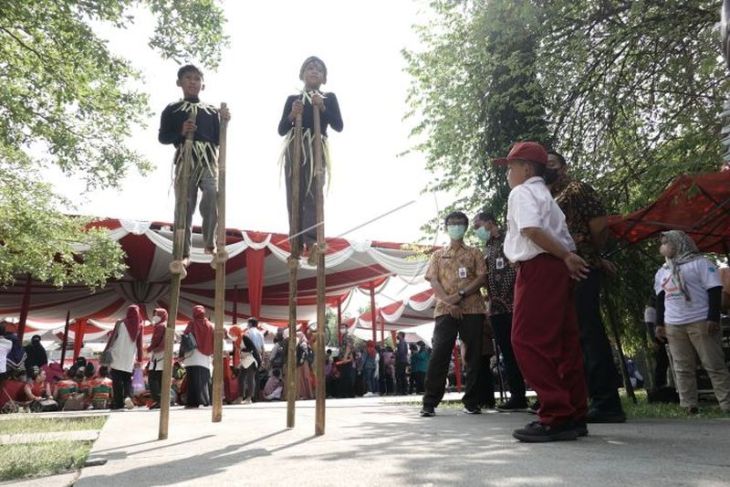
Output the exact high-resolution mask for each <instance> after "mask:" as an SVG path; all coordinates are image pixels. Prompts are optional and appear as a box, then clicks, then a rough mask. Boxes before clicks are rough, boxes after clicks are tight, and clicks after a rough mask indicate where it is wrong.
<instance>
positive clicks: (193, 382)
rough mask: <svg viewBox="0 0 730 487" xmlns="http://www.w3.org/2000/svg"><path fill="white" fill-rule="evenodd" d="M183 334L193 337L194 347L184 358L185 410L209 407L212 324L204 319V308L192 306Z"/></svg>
mask: <svg viewBox="0 0 730 487" xmlns="http://www.w3.org/2000/svg"><path fill="white" fill-rule="evenodd" d="M185 333H191V334H192V335H193V336H194V337H195V343H196V347H195V349H194V350H192V351H189V352H187V353H186V355H185V357H184V361H183V362H184V364H185V374H186V376H187V379H188V390H187V403H186V405H185V407H186V408H197V407H199V406H201V405H202V406H209V405H210V365H211V363H210V362H211V358H212V355H213V323H211V322H210V321H208V320H207V319H206V318H205V308H203V307H202V306H200V305H196V306H193V320H192V321H190V322H188V326H187V328H185Z"/></svg>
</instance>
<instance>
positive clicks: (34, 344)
mask: <svg viewBox="0 0 730 487" xmlns="http://www.w3.org/2000/svg"><path fill="white" fill-rule="evenodd" d="M46 364H48V354H47V353H46V349H45V348H43V344H42V343H41V336H40V335H33V337H31V339H30V343H29V344H28V345H26V346H25V370H26V371H27V372H28V376H29V377H30V375H31V374H30V371H31V370H32V369H33V367H38V368H40V367H43V366H44V365H46Z"/></svg>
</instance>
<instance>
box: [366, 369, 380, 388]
mask: <svg viewBox="0 0 730 487" xmlns="http://www.w3.org/2000/svg"><path fill="white" fill-rule="evenodd" d="M363 372H364V374H365V387H366V388H367V391H368V392H372V393H373V394H377V393H379V392H380V388H379V387H378V379H376V378H375V369H371V368H367V369H363Z"/></svg>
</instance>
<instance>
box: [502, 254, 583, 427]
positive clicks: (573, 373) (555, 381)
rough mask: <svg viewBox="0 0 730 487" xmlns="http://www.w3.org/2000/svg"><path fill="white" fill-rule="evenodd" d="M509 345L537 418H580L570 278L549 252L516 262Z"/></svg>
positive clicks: (579, 372)
mask: <svg viewBox="0 0 730 487" xmlns="http://www.w3.org/2000/svg"><path fill="white" fill-rule="evenodd" d="M512 348H513V349H514V352H515V356H516V357H517V362H518V364H519V366H520V370H521V371H522V375H523V376H524V378H525V381H526V382H528V383H529V384H530V385H531V386H532V388H533V390H534V391H535V392H536V393H537V397H538V399H539V400H540V411H539V412H538V418H539V420H540V422H541V423H543V424H560V423H563V422H566V421H570V420H579V421H580V420H583V419H584V418H585V415H586V408H587V405H586V397H587V394H588V392H587V390H586V382H585V375H584V372H583V354H582V352H581V348H580V339H579V331H578V320H577V318H576V312H575V301H574V299H573V282H572V280H571V278H570V275H569V274H568V269H567V267H566V266H565V264H564V263H563V261H562V260H560V259H558V258H556V257H553V256H552V255H550V254H540V255H538V256H537V257H534V258H532V259H530V260H528V261H525V262H521V263H520V267H519V270H518V271H517V281H516V282H515V299H514V314H513V316H512Z"/></svg>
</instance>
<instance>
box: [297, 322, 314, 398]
mask: <svg viewBox="0 0 730 487" xmlns="http://www.w3.org/2000/svg"><path fill="white" fill-rule="evenodd" d="M311 362H312V349H311V348H310V347H309V341H308V340H307V337H306V336H305V335H304V333H303V332H301V331H300V332H297V397H298V398H299V399H314V393H313V392H312V380H311V375H312V367H311Z"/></svg>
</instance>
